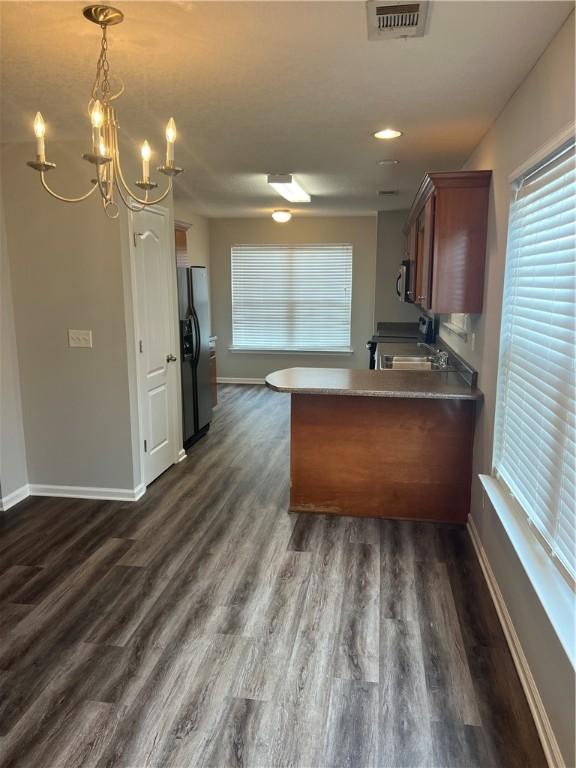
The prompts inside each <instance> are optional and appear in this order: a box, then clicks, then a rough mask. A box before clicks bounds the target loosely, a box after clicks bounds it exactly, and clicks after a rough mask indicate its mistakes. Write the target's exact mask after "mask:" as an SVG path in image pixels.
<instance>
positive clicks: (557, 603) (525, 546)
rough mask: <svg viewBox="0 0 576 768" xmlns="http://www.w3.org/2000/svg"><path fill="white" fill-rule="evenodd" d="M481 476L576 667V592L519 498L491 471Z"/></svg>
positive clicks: (481, 480)
mask: <svg viewBox="0 0 576 768" xmlns="http://www.w3.org/2000/svg"><path fill="white" fill-rule="evenodd" d="M479 477H480V482H481V483H482V486H483V488H484V491H485V493H486V496H487V497H488V499H489V501H490V503H491V504H492V506H493V508H494V510H495V512H496V514H497V515H498V517H499V519H500V521H501V523H502V525H503V526H504V530H505V531H506V534H507V535H508V538H509V539H510V541H511V543H512V546H513V547H514V549H515V551H516V554H517V555H518V559H519V560H520V562H521V564H522V567H523V568H524V571H525V572H526V575H527V577H528V579H529V580H530V583H531V584H532V587H533V588H534V591H535V592H536V594H537V596H538V599H539V600H540V602H541V603H542V606H543V608H544V610H545V612H546V615H547V616H548V618H549V620H550V623H551V624H552V626H553V627H554V631H555V632H556V634H557V636H558V638H559V640H560V642H561V644H562V647H563V648H564V650H565V651H566V655H567V656H568V658H569V659H570V661H571V663H572V666H574V667H576V652H575V648H574V635H573V624H572V621H573V611H574V592H573V591H572V589H571V587H570V585H569V584H568V582H567V581H566V579H565V578H564V576H563V575H562V574H561V573H560V571H559V569H558V568H557V567H556V566H555V565H554V563H553V562H552V561H551V559H550V556H549V554H548V553H547V552H546V550H545V548H544V546H543V545H542V544H541V543H540V541H539V540H538V539H537V537H536V536H535V534H534V532H533V531H531V530H530V528H531V526H530V524H529V523H528V522H527V520H526V517H525V514H524V512H523V510H522V509H521V507H520V505H519V504H518V502H517V501H516V500H515V499H514V498H512V497H511V496H510V494H509V493H508V491H507V490H506V489H505V488H504V486H503V485H502V483H501V482H500V481H499V480H498V479H497V478H495V477H491V476H490V475H479Z"/></svg>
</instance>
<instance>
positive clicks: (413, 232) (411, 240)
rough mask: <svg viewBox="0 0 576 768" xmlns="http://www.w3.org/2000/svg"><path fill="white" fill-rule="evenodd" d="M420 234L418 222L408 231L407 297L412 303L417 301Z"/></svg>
mask: <svg viewBox="0 0 576 768" xmlns="http://www.w3.org/2000/svg"><path fill="white" fill-rule="evenodd" d="M417 248H418V232H417V228H416V222H414V224H412V225H411V227H410V229H409V231H408V254H407V258H408V261H409V266H408V279H407V283H406V295H407V297H408V299H409V300H410V301H416V282H417V280H418V275H417V270H418V264H417V261H418V254H417Z"/></svg>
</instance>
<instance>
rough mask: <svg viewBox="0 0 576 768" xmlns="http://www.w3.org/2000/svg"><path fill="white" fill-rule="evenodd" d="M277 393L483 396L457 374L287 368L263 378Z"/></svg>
mask: <svg viewBox="0 0 576 768" xmlns="http://www.w3.org/2000/svg"><path fill="white" fill-rule="evenodd" d="M266 386H267V387H269V388H270V389H273V390H275V391H276V392H290V393H293V394H299V395H356V396H363V397H398V398H408V399H417V398H426V399H436V400H481V399H482V397H483V395H482V392H481V391H480V390H479V389H477V388H476V387H470V385H469V384H468V383H467V382H466V381H465V379H463V377H462V376H461V375H460V374H459V373H456V372H441V371H395V370H386V371H369V370H364V369H356V368H287V369H285V370H283V371H275V372H274V373H270V374H268V376H266Z"/></svg>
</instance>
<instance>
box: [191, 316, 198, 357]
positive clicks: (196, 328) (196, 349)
mask: <svg viewBox="0 0 576 768" xmlns="http://www.w3.org/2000/svg"><path fill="white" fill-rule="evenodd" d="M192 320H193V322H194V332H195V336H196V339H195V342H196V343H195V349H194V365H198V360H200V322H199V320H198V315H197V314H196V310H193V311H192Z"/></svg>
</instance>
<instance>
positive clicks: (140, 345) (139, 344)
mask: <svg viewBox="0 0 576 768" xmlns="http://www.w3.org/2000/svg"><path fill="white" fill-rule="evenodd" d="M138 349H139V350H140V354H142V352H144V344H143V343H142V339H140V341H139V342H138Z"/></svg>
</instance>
